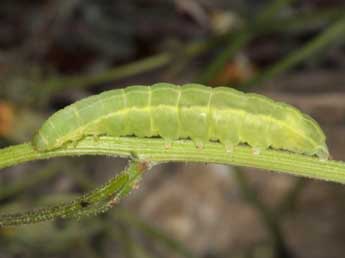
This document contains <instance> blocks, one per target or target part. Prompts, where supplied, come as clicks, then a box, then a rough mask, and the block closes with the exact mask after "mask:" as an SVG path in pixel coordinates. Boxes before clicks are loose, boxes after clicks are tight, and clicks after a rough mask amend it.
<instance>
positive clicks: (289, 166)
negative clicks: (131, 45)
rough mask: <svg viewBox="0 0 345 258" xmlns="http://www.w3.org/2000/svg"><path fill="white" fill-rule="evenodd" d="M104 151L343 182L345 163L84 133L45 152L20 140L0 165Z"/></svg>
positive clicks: (243, 148)
mask: <svg viewBox="0 0 345 258" xmlns="http://www.w3.org/2000/svg"><path fill="white" fill-rule="evenodd" d="M80 155H107V156H121V157H133V155H135V156H136V157H138V158H139V159H140V160H148V161H150V162H153V163H155V162H157V163H164V162H170V161H180V162H203V163H205V162H206V163H219V164H228V165H236V166H245V167H255V168H261V169H266V170H271V171H276V172H284V173H288V174H292V175H296V176H304V177H309V178H315V179H322V180H328V181H332V182H338V183H345V163H344V162H341V161H332V160H328V161H323V160H320V159H318V158H316V157H309V156H306V155H300V154H295V153H290V152H287V151H279V150H270V149H268V150H263V151H262V152H261V153H260V154H254V152H253V149H252V148H250V147H249V146H245V145H239V146H236V147H235V148H234V151H233V152H232V153H227V152H226V151H225V148H224V146H223V145H222V144H220V143H213V142H209V143H206V144H205V145H204V147H203V148H201V149H200V148H196V147H195V145H194V144H193V142H192V141H190V140H179V141H175V142H174V143H173V145H172V146H171V147H170V148H167V147H166V144H165V141H164V140H163V139H160V138H156V139H154V138H136V137H108V136H103V137H100V138H99V140H97V141H95V140H94V139H93V137H86V138H84V139H83V140H82V141H80V142H79V143H78V145H77V146H75V147H74V146H73V144H69V145H66V146H65V147H63V148H60V149H58V150H54V151H48V152H37V151H35V150H34V149H33V148H32V146H31V144H30V143H26V144H20V145H16V146H12V147H8V148H5V149H2V150H0V168H4V167H8V166H13V165H17V164H20V163H23V162H27V161H32V160H39V159H48V158H52V157H59V156H60V157H61V156H80Z"/></svg>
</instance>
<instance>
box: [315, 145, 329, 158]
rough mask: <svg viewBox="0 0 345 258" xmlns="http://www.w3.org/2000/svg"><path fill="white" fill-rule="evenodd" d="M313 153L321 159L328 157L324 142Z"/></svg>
mask: <svg viewBox="0 0 345 258" xmlns="http://www.w3.org/2000/svg"><path fill="white" fill-rule="evenodd" d="M315 155H316V156H317V157H318V158H319V159H320V160H321V161H326V160H328V159H329V158H330V154H329V150H328V147H327V145H326V144H324V145H321V146H320V147H319V148H318V149H317V150H316V152H315Z"/></svg>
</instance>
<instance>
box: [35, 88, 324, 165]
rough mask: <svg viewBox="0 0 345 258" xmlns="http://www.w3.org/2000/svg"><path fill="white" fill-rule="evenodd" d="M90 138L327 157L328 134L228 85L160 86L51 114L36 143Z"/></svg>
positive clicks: (111, 94) (290, 110)
mask: <svg viewBox="0 0 345 258" xmlns="http://www.w3.org/2000/svg"><path fill="white" fill-rule="evenodd" d="M87 135H94V136H99V135H109V136H116V137H117V136H136V137H162V138H163V139H165V140H166V141H167V143H168V144H170V143H172V142H173V141H174V140H177V139H186V138H190V139H192V140H193V141H194V142H195V144H196V146H197V147H202V145H203V144H204V143H206V142H207V141H220V142H221V143H223V144H224V145H225V147H226V149H227V150H229V151H231V150H232V148H233V147H234V146H236V145H238V144H240V143H245V144H248V145H250V146H252V147H253V148H254V149H255V150H262V149H267V148H269V147H271V148H273V149H283V150H288V151H291V152H296V153H301V154H305V155H310V156H312V155H317V156H318V157H320V158H322V159H327V158H328V156H329V154H328V149H327V145H326V143H325V135H324V133H323V132H322V130H321V128H320V127H319V125H318V124H317V122H316V121H314V120H313V119H312V118H311V117H309V116H308V115H306V114H303V113H301V112H300V111H299V110H298V109H296V108H294V107H292V106H290V105H287V104H285V103H281V102H276V101H273V100H272V99H269V98H267V97H264V96H262V95H258V94H252V93H249V94H245V93H242V92H240V91H237V90H235V89H232V88H228V87H217V88H210V87H206V86H203V85H199V84H186V85H183V86H177V85H173V84H168V83H158V84H155V85H153V86H130V87H127V88H124V89H118V90H110V91H106V92H103V93H101V94H98V95H94V96H91V97H88V98H86V99H83V100H80V101H77V102H76V103H74V104H71V105H69V106H67V107H65V108H64V109H62V110H60V111H58V112H56V113H55V114H53V115H52V116H51V117H50V118H49V119H48V120H47V121H46V122H45V123H44V124H43V126H42V128H41V129H40V130H39V131H38V133H37V134H36V135H35V137H34V139H33V142H32V143H33V146H34V147H35V148H36V149H37V150H38V151H47V150H51V149H55V148H59V147H61V146H62V145H64V144H65V143H67V142H70V141H74V142H76V141H78V140H80V139H81V138H83V137H85V136H87Z"/></svg>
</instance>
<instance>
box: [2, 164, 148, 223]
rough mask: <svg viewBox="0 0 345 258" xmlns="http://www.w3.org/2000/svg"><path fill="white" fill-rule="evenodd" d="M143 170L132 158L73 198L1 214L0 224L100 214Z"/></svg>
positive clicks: (120, 195)
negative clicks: (118, 171) (119, 170)
mask: <svg viewBox="0 0 345 258" xmlns="http://www.w3.org/2000/svg"><path fill="white" fill-rule="evenodd" d="M147 169H148V167H146V166H143V165H141V163H140V162H139V161H133V162H131V163H130V165H129V166H128V168H126V169H125V170H124V171H123V172H122V173H121V174H120V175H118V176H115V177H114V178H112V179H111V180H110V181H109V182H107V183H106V184H104V185H103V186H101V187H98V188H96V189H95V190H93V191H91V192H89V193H87V194H85V195H83V196H82V197H80V198H78V199H76V200H74V201H71V202H69V203H62V204H59V205H56V206H53V207H50V208H43V209H38V210H35V211H29V212H23V213H16V214H2V215H0V226H14V225H22V224H31V223H38V222H42V221H47V220H52V219H56V218H80V217H82V216H89V215H95V214H98V213H103V212H105V211H107V210H109V209H110V208H112V207H113V206H114V205H115V204H116V203H117V202H118V201H119V200H120V199H121V198H122V197H124V196H126V195H127V194H128V193H129V192H130V191H131V190H132V189H133V188H135V186H136V185H137V183H138V181H139V180H140V178H141V175H142V173H143V172H144V171H146V170H147Z"/></svg>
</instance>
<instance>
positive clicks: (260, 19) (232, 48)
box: [199, 0, 295, 84]
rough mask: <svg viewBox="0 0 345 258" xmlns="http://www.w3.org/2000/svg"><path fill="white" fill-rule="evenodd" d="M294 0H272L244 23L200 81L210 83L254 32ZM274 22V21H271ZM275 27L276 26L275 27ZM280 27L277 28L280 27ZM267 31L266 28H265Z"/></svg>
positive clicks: (207, 68)
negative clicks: (251, 19) (250, 20)
mask: <svg viewBox="0 0 345 258" xmlns="http://www.w3.org/2000/svg"><path fill="white" fill-rule="evenodd" d="M293 1H295V0H272V2H271V3H270V4H269V5H268V6H267V7H266V8H265V9H264V10H263V11H262V12H261V13H259V14H258V16H257V17H256V19H255V22H254V23H253V24H252V23H249V24H246V25H245V26H244V27H243V29H242V30H240V31H238V32H237V33H236V34H235V35H234V36H233V37H231V38H230V40H229V43H228V46H227V47H226V48H225V49H224V50H223V51H222V52H221V53H220V54H219V55H218V56H217V57H216V58H215V59H214V61H213V62H211V64H210V65H209V66H208V67H206V69H205V71H204V72H203V73H202V75H201V78H200V80H199V81H200V83H202V84H208V83H210V82H211V81H212V80H213V79H214V78H215V76H216V75H217V73H218V72H219V71H220V70H221V69H223V67H224V66H225V64H226V62H227V61H228V60H230V59H231V58H233V57H234V56H235V54H236V53H238V51H239V50H240V49H241V48H243V47H244V46H245V45H246V44H247V43H248V42H249V41H250V40H251V39H252V38H253V37H254V36H255V35H256V34H258V33H259V32H261V31H263V28H265V27H267V26H268V27H269V26H270V25H269V23H272V19H273V17H274V16H275V15H276V13H277V12H278V11H279V10H280V9H282V8H283V7H284V6H286V5H287V4H288V3H290V2H293ZM273 22H276V21H273ZM275 28H277V27H275ZM281 28H282V27H280V28H279V29H281ZM266 32H267V30H266Z"/></svg>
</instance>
